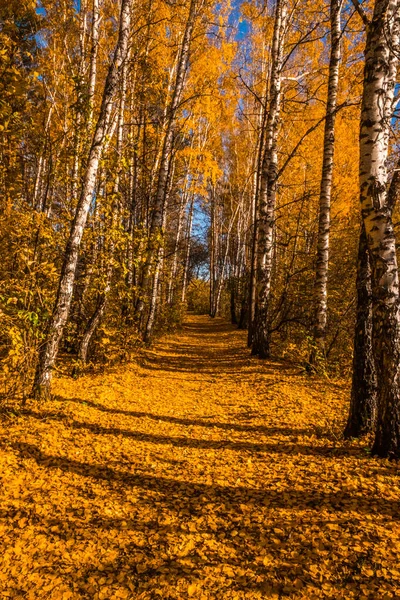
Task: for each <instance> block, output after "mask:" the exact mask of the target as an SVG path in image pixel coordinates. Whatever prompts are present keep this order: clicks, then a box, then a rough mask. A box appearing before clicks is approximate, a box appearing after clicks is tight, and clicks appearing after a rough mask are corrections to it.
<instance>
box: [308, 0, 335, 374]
mask: <svg viewBox="0 0 400 600" xmlns="http://www.w3.org/2000/svg"><path fill="white" fill-rule="evenodd" d="M341 5H342V0H331V8H330V11H331V14H330V19H331V52H330V60H329V81H328V98H327V104H326V119H325V130H324V151H323V158H322V177H321V188H320V195H319V222H318V242H317V266H316V274H315V283H314V306H315V315H314V348H313V351H312V352H311V356H310V363H311V364H315V362H316V359H317V356H322V357H323V356H325V337H326V323H327V312H328V306H327V298H328V291H327V286H328V267H329V230H330V211H331V190H332V173H333V156H334V146H335V117H336V105H337V94H338V83H339V65H340V38H341V26H340V14H341Z"/></svg>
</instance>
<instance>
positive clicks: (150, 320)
mask: <svg viewBox="0 0 400 600" xmlns="http://www.w3.org/2000/svg"><path fill="white" fill-rule="evenodd" d="M174 173H175V157H172V158H171V161H170V163H169V165H168V180H167V182H166V186H167V191H166V194H165V197H164V210H163V214H162V223H161V231H162V233H164V230H165V225H166V222H167V206H168V200H169V195H170V193H171V189H172V185H173V181H174ZM163 261H164V241H162V242H161V243H160V244H159V247H158V252H157V256H156V264H155V271H154V277H153V286H152V290H151V296H150V304H149V315H148V317H147V321H146V329H145V331H144V335H143V341H144V342H146V343H148V342H149V341H150V339H151V336H152V334H153V327H154V321H155V316H156V309H157V299H158V291H159V289H158V288H159V282H160V275H161V270H162V264H163Z"/></svg>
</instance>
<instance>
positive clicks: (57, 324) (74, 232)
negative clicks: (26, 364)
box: [33, 0, 131, 399]
mask: <svg viewBox="0 0 400 600" xmlns="http://www.w3.org/2000/svg"><path fill="white" fill-rule="evenodd" d="M130 10H131V0H123V2H122V5H121V12H120V21H119V33H118V41H117V44H116V48H115V52H114V57H113V59H112V62H111V64H110V67H109V70H108V74H107V78H106V81H105V85H104V91H103V98H102V103H101V108H100V114H99V117H98V120H97V123H96V127H95V131H94V134H93V139H92V144H91V147H90V151H89V155H88V159H87V166H86V170H85V173H84V178H83V184H82V188H81V193H80V197H79V201H78V205H77V208H76V212H75V217H74V220H73V223H72V227H71V231H70V235H69V238H68V242H67V246H66V249H65V253H64V259H63V265H62V270H61V276H60V281H59V286H58V291H57V297H56V301H55V305H54V308H53V314H52V316H51V317H50V319H49V322H48V325H47V332H46V337H45V341H44V343H43V344H42V346H41V348H40V353H39V361H38V365H37V369H36V374H35V381H34V385H33V395H34V396H35V397H37V398H44V399H46V398H48V397H49V395H50V389H51V373H52V368H53V366H54V362H55V360H56V358H57V354H58V348H59V344H60V340H61V336H62V333H63V330H64V326H65V323H66V321H67V319H68V314H69V309H70V306H71V300H72V295H73V289H74V282H75V277H76V267H77V262H78V256H79V248H80V244H81V240H82V235H83V231H84V228H85V225H86V220H87V216H88V211H89V208H90V205H91V202H92V199H93V192H94V188H95V183H96V177H97V171H98V168H99V162H100V158H101V154H102V150H103V146H104V143H105V140H106V136H107V132H108V127H109V123H110V116H111V111H112V108H113V104H114V94H115V91H116V88H117V86H118V82H119V78H120V74H121V70H122V67H123V63H124V60H125V58H126V55H127V50H128V41H129V33H130Z"/></svg>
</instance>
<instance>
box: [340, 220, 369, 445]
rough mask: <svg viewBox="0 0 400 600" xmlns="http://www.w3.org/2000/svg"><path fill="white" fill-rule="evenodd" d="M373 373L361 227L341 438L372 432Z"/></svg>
mask: <svg viewBox="0 0 400 600" xmlns="http://www.w3.org/2000/svg"><path fill="white" fill-rule="evenodd" d="M376 391H377V390H376V373H375V364H374V357H373V350H372V290H371V266H370V260H369V253H368V244H367V236H366V233H365V227H364V225H362V227H361V233H360V241H359V246H358V264H357V314H356V325H355V331H354V354H353V379H352V387H351V400H350V412H349V417H348V420H347V425H346V429H345V431H344V436H345V437H346V438H350V437H359V436H360V435H363V434H364V433H368V432H370V431H372V430H373V427H374V425H375V417H376Z"/></svg>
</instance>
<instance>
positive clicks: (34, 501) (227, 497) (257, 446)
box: [0, 317, 400, 600]
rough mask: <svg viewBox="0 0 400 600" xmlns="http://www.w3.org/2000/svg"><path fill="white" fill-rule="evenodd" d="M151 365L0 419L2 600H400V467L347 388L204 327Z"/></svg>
mask: <svg viewBox="0 0 400 600" xmlns="http://www.w3.org/2000/svg"><path fill="white" fill-rule="evenodd" d="M139 362H140V364H139V365H136V364H131V365H128V366H121V367H120V368H119V369H118V370H117V369H115V370H113V371H110V372H107V373H106V374H103V375H95V376H93V375H92V376H86V377H83V378H81V379H79V380H77V381H74V380H72V379H66V378H65V379H59V380H58V381H57V382H56V385H55V392H56V394H57V397H56V399H55V400H54V401H52V402H50V403H48V404H47V405H46V406H39V405H37V404H34V403H30V404H28V406H27V408H26V409H24V410H21V411H20V413H19V414H18V415H12V414H11V415H10V414H8V415H5V416H4V415H3V419H2V427H1V454H0V467H1V474H2V477H3V486H2V488H1V491H0V493H1V505H0V506H1V525H0V535H1V540H2V541H1V559H0V565H1V567H0V598H1V600H3V599H5V598H14V599H19V598H20V599H23V598H24V599H28V600H29V599H32V600H36V599H39V598H40V599H41V600H42V599H43V600H44V599H47V598H48V599H56V598H57V599H58V598H60V599H64V600H66V599H68V598H70V599H72V600H73V599H75V598H76V599H79V598H85V599H86V598H87V599H96V600H97V599H99V600H100V599H103V600H111V599H117V598H129V599H134V600H136V599H142V598H143V599H144V598H146V599H147V598H148V599H151V598H163V599H182V598H188V597H191V598H196V599H197V598H198V599H214V598H216V599H241V598H266V599H268V598H281V597H282V598H299V599H301V598H302V599H304V600H306V599H307V600H312V599H313V598H331V599H335V600H339V599H346V600H347V599H351V598H357V599H360V600H361V599H363V598H368V599H371V600H372V599H373V600H375V599H383V598H400V572H399V562H400V531H399V520H400V509H399V497H400V494H399V491H400V490H399V480H398V468H397V467H396V465H395V464H393V463H389V462H387V461H382V460H377V459H371V458H370V457H369V455H368V448H367V447H366V445H367V442H366V441H365V440H364V441H363V442H362V443H358V442H354V443H345V442H343V441H342V440H341V438H340V432H341V430H342V427H343V422H344V420H345V417H346V411H347V403H348V390H347V388H346V385H345V384H337V383H332V382H321V381H319V380H317V379H314V378H311V379H310V378H308V377H307V376H304V375H303V374H302V373H300V370H299V369H298V368H296V367H295V366H293V365H290V364H289V363H286V364H283V363H279V362H273V361H272V362H267V363H263V362H261V361H259V360H257V359H251V358H250V357H249V353H248V351H247V349H246V348H245V334H244V333H241V332H238V331H236V330H234V329H233V328H232V327H231V326H229V325H227V324H224V323H223V322H222V321H219V320H217V321H211V320H210V319H208V317H191V318H190V320H189V322H188V323H187V324H186V326H185V328H184V330H183V332H181V333H180V334H178V335H175V336H171V337H168V338H165V339H164V340H163V341H162V342H161V343H159V345H158V346H157V348H156V349H154V350H153V351H148V352H146V353H145V354H144V355H143V356H142V358H141V360H140V361H139Z"/></svg>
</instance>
